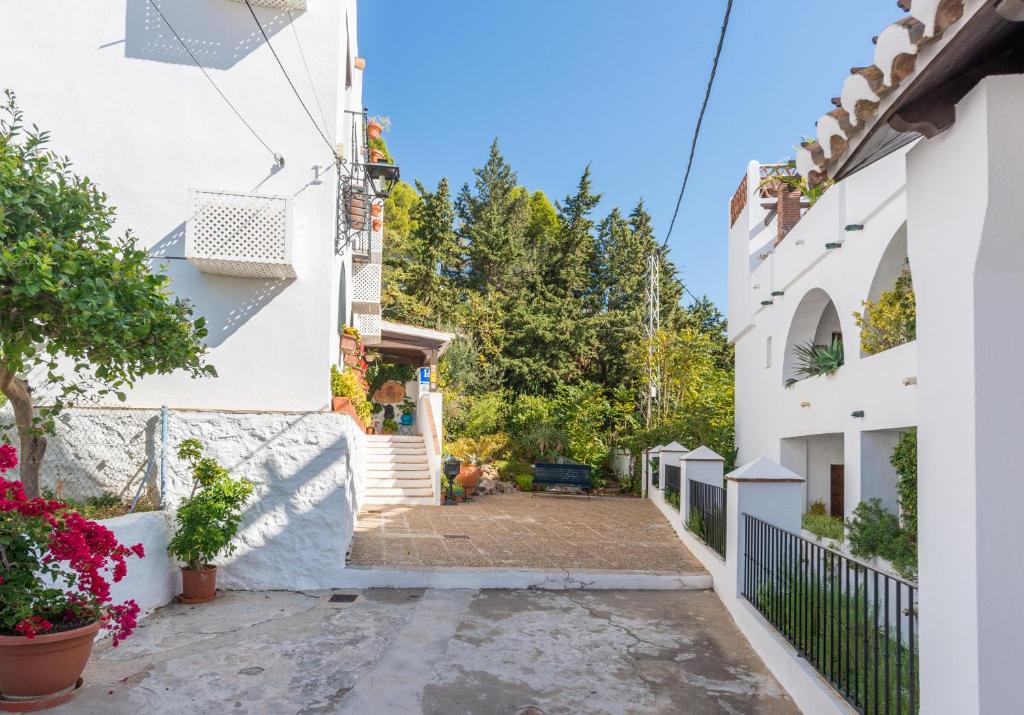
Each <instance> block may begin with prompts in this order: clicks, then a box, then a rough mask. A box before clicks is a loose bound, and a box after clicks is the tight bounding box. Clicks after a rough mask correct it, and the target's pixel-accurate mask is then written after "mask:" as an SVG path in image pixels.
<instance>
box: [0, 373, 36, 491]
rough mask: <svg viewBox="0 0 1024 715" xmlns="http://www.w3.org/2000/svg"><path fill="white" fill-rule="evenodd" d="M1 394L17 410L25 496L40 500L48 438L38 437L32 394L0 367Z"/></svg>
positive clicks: (19, 461) (20, 461)
mask: <svg viewBox="0 0 1024 715" xmlns="http://www.w3.org/2000/svg"><path fill="white" fill-rule="evenodd" d="M0 391H3V393H4V394H5V395H6V396H7V399H8V400H10V401H11V407H13V408H14V424H15V427H17V429H18V440H19V441H20V442H21V449H19V450H18V466H19V468H20V469H21V482H22V484H24V485H25V493H26V494H28V495H29V496H30V497H37V496H40V493H39V472H40V471H41V469H42V466H43V455H44V454H46V437H44V436H43V435H42V434H40V433H39V431H38V430H37V429H35V427H34V425H33V424H32V420H33V418H34V417H35V409H34V408H33V407H32V393H31V392H29V389H28V383H27V382H26V381H25V380H24V379H22V378H20V377H18V376H17V375H15V374H14V373H13V372H10V371H9V370H7V369H5V368H2V367H0Z"/></svg>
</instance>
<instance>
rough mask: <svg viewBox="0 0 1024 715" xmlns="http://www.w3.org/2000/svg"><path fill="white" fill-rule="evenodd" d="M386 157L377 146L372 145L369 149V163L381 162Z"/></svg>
mask: <svg viewBox="0 0 1024 715" xmlns="http://www.w3.org/2000/svg"><path fill="white" fill-rule="evenodd" d="M386 158H387V156H386V155H385V154H384V152H383V151H382V150H380V149H378V148H377V147H372V148H371V149H370V163H371V164H380V163H383V162H384V160H385V159H386Z"/></svg>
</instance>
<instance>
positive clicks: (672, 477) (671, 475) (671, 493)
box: [665, 464, 680, 509]
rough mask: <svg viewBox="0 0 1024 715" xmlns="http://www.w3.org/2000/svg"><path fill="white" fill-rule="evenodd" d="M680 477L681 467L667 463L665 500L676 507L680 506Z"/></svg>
mask: <svg viewBox="0 0 1024 715" xmlns="http://www.w3.org/2000/svg"><path fill="white" fill-rule="evenodd" d="M679 477H680V469H679V467H673V466H672V465H671V464H666V465H665V501H667V502H668V503H669V504H671V505H672V506H674V507H675V508H676V509H678V508H679Z"/></svg>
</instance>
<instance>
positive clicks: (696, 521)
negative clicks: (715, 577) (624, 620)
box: [686, 480, 726, 559]
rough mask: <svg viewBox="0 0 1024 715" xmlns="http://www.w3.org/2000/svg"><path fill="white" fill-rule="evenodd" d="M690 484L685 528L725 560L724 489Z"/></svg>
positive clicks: (696, 483) (710, 485)
mask: <svg viewBox="0 0 1024 715" xmlns="http://www.w3.org/2000/svg"><path fill="white" fill-rule="evenodd" d="M688 481H689V483H690V487H689V492H690V494H689V496H690V512H689V514H687V515H686V528H687V529H689V530H690V531H692V532H693V533H694V534H696V535H697V536H698V537H700V539H701V541H703V542H704V543H705V544H707V545H708V546H710V547H711V548H712V549H714V550H715V551H716V552H717V553H718V555H719V556H721V557H722V558H723V559H724V558H725V528H726V519H725V509H726V507H725V489H723V488H722V487H716V486H715V485H713V484H705V483H704V482H695V481H693V480H688Z"/></svg>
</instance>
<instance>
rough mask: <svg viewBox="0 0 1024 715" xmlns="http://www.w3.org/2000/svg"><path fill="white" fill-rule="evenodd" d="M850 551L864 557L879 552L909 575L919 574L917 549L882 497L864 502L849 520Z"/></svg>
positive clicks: (899, 570) (869, 556)
mask: <svg viewBox="0 0 1024 715" xmlns="http://www.w3.org/2000/svg"><path fill="white" fill-rule="evenodd" d="M846 528H847V540H848V541H849V544H850V553H852V554H853V555H854V556H856V557H858V558H862V559H868V558H871V557H873V556H880V557H882V558H883V559H885V560H886V561H888V562H889V563H890V564H892V567H893V568H894V569H895V570H896V572H897V573H898V574H900V575H901V576H903V577H904V578H908V579H916V578H917V551H916V549H915V548H914V544H913V542H912V541H911V539H910V535H909V533H908V532H907V531H906V530H905V529H902V528H901V527H900V522H899V519H898V518H897V517H896V515H895V514H893V513H892V512H890V511H886V510H885V508H883V507H882V502H881V501H880V500H879V499H871V500H870V501H866V502H861V503H860V504H858V505H857V508H856V509H854V510H853V516H852V517H850V518H849V519H847V520H846Z"/></svg>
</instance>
